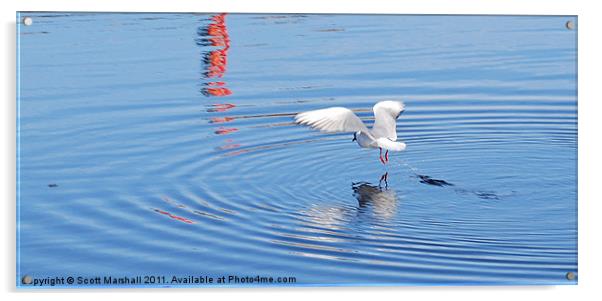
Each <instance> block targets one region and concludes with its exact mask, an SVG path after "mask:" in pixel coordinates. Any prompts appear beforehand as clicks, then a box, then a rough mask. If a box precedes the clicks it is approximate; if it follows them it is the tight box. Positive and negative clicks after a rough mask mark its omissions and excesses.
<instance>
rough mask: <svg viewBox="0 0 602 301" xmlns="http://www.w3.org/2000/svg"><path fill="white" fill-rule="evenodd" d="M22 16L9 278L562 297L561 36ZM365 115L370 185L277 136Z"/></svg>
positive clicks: (414, 24) (569, 224)
mask: <svg viewBox="0 0 602 301" xmlns="http://www.w3.org/2000/svg"><path fill="white" fill-rule="evenodd" d="M27 15H28V16H32V17H33V18H34V24H35V26H30V27H20V36H19V53H20V59H21V63H20V66H19V67H20V69H19V70H20V90H19V91H20V102H19V106H20V110H19V126H20V131H19V224H18V230H19V237H18V246H19V252H18V257H19V258H18V259H19V268H18V271H17V273H18V275H17V276H18V277H17V279H21V277H22V275H25V274H28V275H33V276H35V277H54V276H67V275H82V276H98V275H119V276H123V275H144V274H153V275H166V276H168V275H178V276H187V275H210V276H215V277H219V276H223V275H250V276H254V275H262V276H273V277H281V276H287V277H288V276H293V277H296V281H297V282H296V284H298V285H308V284H309V285H328V284H330V285H333V284H337V285H352V284H407V285H412V284H563V283H575V280H573V281H569V280H566V278H565V275H566V273H567V272H577V249H576V242H577V240H576V239H577V227H576V222H577V219H576V218H577V217H576V210H577V207H576V205H577V204H576V197H577V191H576V161H577V98H576V70H575V69H576V43H575V41H576V31H570V30H567V29H566V28H565V27H564V25H563V24H564V23H565V22H566V21H567V20H569V19H574V18H572V17H510V16H508V17H502V16H367V15H366V16H361V15H354V16H351V15H236V14H234V15H232V14H213V15H205V14H87V13H84V14H47V13H43V14H33V13H28V14H27ZM573 22H576V19H575V20H573ZM383 99H401V100H403V101H404V102H405V104H406V111H405V112H404V113H403V114H402V115H401V117H400V120H399V121H398V128H397V130H398V136H399V137H400V139H402V140H403V141H404V142H405V143H406V144H407V145H408V148H407V150H406V151H405V152H403V153H392V154H391V155H390V156H391V161H390V164H389V165H388V166H382V165H381V164H380V162H379V160H378V151H374V150H364V149H360V148H359V147H358V146H357V145H356V144H355V143H354V142H352V141H351V140H352V135H351V134H329V135H327V134H322V133H319V132H315V131H312V130H310V129H308V128H306V127H301V126H296V125H294V124H293V123H292V121H293V116H294V115H295V114H296V113H298V112H302V111H307V110H312V109H318V108H324V107H329V106H345V107H348V108H351V109H352V110H354V111H355V112H356V113H357V114H358V116H360V117H361V118H362V119H363V120H364V121H365V122H366V123H367V124H369V125H371V124H372V122H373V116H372V112H371V107H372V106H373V105H374V103H375V102H376V101H378V100H383ZM385 174H386V177H384V175H385Z"/></svg>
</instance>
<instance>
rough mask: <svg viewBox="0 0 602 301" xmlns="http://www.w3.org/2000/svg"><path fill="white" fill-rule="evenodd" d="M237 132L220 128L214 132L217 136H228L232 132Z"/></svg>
mask: <svg viewBox="0 0 602 301" xmlns="http://www.w3.org/2000/svg"><path fill="white" fill-rule="evenodd" d="M236 131H238V129H237V128H225V127H220V128H219V129H217V131H215V133H216V134H218V135H226V134H230V133H233V132H236Z"/></svg>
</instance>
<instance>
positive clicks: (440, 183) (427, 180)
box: [416, 174, 500, 200]
mask: <svg viewBox="0 0 602 301" xmlns="http://www.w3.org/2000/svg"><path fill="white" fill-rule="evenodd" d="M416 177H418V179H420V181H419V182H420V183H422V184H426V185H431V186H437V187H444V186H456V185H454V184H452V183H450V182H447V181H445V180H441V179H434V178H432V177H430V176H427V175H421V174H416ZM454 191H455V192H456V193H460V194H472V195H475V196H476V197H478V198H480V199H483V200H499V199H500V196H499V195H498V194H497V193H496V192H494V191H486V190H470V189H465V188H456V189H454Z"/></svg>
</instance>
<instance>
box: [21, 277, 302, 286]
mask: <svg viewBox="0 0 602 301" xmlns="http://www.w3.org/2000/svg"><path fill="white" fill-rule="evenodd" d="M296 282H297V278H296V277H271V276H259V275H256V276H233V275H229V276H221V277H212V276H171V277H170V276H133V277H113V276H103V277H100V276H98V277H81V276H78V277H71V276H70V277H46V278H33V279H31V282H30V283H25V282H24V284H30V285H33V286H65V285H153V284H168V285H199V284H270V283H273V284H287V283H289V284H292V283H296Z"/></svg>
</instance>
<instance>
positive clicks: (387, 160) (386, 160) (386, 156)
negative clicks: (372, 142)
mask: <svg viewBox="0 0 602 301" xmlns="http://www.w3.org/2000/svg"><path fill="white" fill-rule="evenodd" d="M385 162H389V150H387V151H386V152H385Z"/></svg>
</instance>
